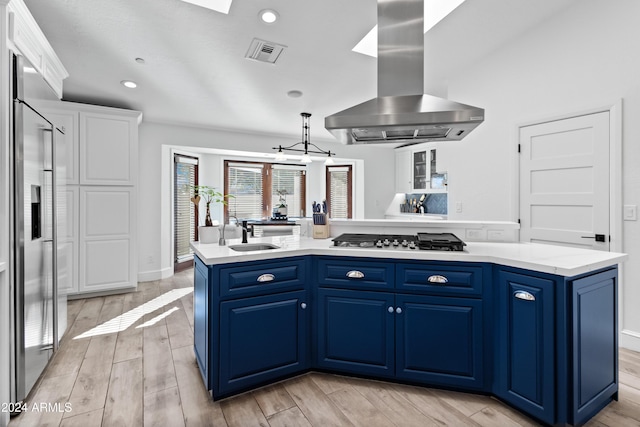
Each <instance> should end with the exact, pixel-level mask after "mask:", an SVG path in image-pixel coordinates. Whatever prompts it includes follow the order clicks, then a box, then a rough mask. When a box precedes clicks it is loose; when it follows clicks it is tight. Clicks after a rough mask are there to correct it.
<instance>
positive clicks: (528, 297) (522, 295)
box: [513, 291, 536, 301]
mask: <svg viewBox="0 0 640 427" xmlns="http://www.w3.org/2000/svg"><path fill="white" fill-rule="evenodd" d="M513 296H514V297H516V298H518V299H521V300H524V301H535V300H536V297H535V296H533V295H532V294H531V293H530V292H527V291H516V292H514V293H513Z"/></svg>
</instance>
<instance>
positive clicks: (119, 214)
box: [82, 187, 132, 238]
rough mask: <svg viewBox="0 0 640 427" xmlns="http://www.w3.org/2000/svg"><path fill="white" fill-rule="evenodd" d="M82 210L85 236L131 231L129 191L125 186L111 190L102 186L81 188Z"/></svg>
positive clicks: (113, 234)
mask: <svg viewBox="0 0 640 427" xmlns="http://www.w3.org/2000/svg"><path fill="white" fill-rule="evenodd" d="M83 196H84V199H83V203H82V212H84V217H85V228H84V235H83V237H85V238H90V237H98V238H101V237H102V238H103V237H107V236H115V237H117V236H121V235H126V234H129V233H130V232H131V215H129V212H130V210H131V203H132V200H131V192H130V191H129V189H127V188H124V189H122V188H116V189H114V190H112V191H109V190H105V189H104V188H102V187H96V188H83Z"/></svg>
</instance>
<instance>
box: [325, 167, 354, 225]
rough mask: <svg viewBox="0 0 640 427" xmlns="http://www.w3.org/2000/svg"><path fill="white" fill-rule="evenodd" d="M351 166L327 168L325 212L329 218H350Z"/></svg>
mask: <svg viewBox="0 0 640 427" xmlns="http://www.w3.org/2000/svg"><path fill="white" fill-rule="evenodd" d="M351 169H352V167H351V165H346V166H327V174H326V175H327V187H326V188H327V199H326V200H327V211H328V213H329V218H351V217H352V208H351V191H352V190H351V189H352V183H353V179H352V177H351V175H352V173H351Z"/></svg>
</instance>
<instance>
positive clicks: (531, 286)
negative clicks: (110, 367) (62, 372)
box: [193, 236, 626, 425]
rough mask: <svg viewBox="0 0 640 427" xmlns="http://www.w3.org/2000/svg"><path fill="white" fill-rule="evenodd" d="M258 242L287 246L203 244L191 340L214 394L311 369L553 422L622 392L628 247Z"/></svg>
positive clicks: (588, 411)
mask: <svg viewBox="0 0 640 427" xmlns="http://www.w3.org/2000/svg"><path fill="white" fill-rule="evenodd" d="M255 242H264V243H271V244H274V245H276V246H278V247H279V248H278V249H271V250H260V251H249V252H236V251H234V250H233V249H230V248H229V247H228V246H217V245H200V244H198V243H195V244H193V248H194V251H195V253H196V258H195V271H194V286H195V289H194V348H195V354H196V359H197V361H198V365H199V367H200V372H201V374H202V378H203V381H204V383H205V384H206V386H207V389H208V390H210V391H211V393H212V396H213V398H214V399H220V398H224V397H227V396H231V395H234V394H237V393H240V392H243V391H247V390H250V389H253V388H256V387H259V386H263V385H266V384H269V383H272V382H274V381H278V380H281V379H283V378H287V377H290V376H294V375H298V374H300V373H303V372H306V371H309V370H319V371H325V372H335V373H341V374H346V375H354V376H363V377H369V378H379V379H383V380H388V381H398V382H404V383H410V384H417V385H423V386H426V387H440V388H447V389H454V390H459V391H468V392H474V393H482V394H492V395H495V396H497V397H498V398H500V399H501V400H503V401H504V402H506V403H508V404H510V405H511V406H513V407H515V408H517V409H519V410H521V411H522V412H524V413H526V414H528V415H530V416H531V417H533V418H535V419H537V420H539V421H541V422H544V423H546V424H550V425H565V424H573V425H579V424H583V423H584V422H586V421H587V420H588V419H589V418H591V417H592V416H593V415H595V414H596V413H597V412H598V411H600V410H601V409H602V408H603V407H604V406H606V405H607V404H608V403H609V402H610V401H611V400H613V399H617V392H618V351H617V348H618V338H617V337H618V333H617V298H618V294H617V292H618V291H617V288H618V269H617V264H618V263H619V262H622V261H623V260H624V259H626V255H624V254H619V253H610V252H597V251H589V250H581V249H574V248H563V247H557V246H548V245H539V244H521V243H469V244H468V245H467V247H466V249H465V251H464V252H457V253H454V252H438V251H409V250H405V251H398V250H394V249H360V248H338V247H333V246H331V241H330V240H313V239H309V238H305V237H300V236H281V237H272V238H262V239H251V242H250V243H255ZM234 243H235V242H231V243H230V246H231V245H233V244H234ZM238 243H239V242H238Z"/></svg>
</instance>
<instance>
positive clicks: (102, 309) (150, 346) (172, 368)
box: [9, 269, 640, 427]
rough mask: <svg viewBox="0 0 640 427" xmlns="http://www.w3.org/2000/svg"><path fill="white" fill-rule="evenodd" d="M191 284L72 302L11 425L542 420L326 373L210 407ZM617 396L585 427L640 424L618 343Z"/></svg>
mask: <svg viewBox="0 0 640 427" xmlns="http://www.w3.org/2000/svg"><path fill="white" fill-rule="evenodd" d="M192 287H193V270H192V269H189V270H186V271H182V272H180V273H178V274H176V275H175V276H173V277H171V278H168V279H165V280H161V281H156V282H147V283H141V284H140V285H139V287H138V292H133V293H128V294H122V295H113V296H106V297H98V298H88V299H80V300H74V301H69V305H68V324H69V327H68V330H67V332H66V334H65V337H64V339H63V341H62V343H61V346H60V351H59V352H58V353H57V354H56V356H55V357H54V359H53V360H52V361H51V363H50V364H49V366H48V368H47V370H46V371H45V373H44V376H43V378H42V380H41V382H40V383H39V384H38V386H37V388H36V389H35V392H34V393H32V397H31V398H30V400H29V401H28V402H27V407H28V408H29V411H28V412H25V413H22V414H21V415H19V416H17V417H14V418H12V420H11V422H10V424H9V426H10V427H18V426H22V427H25V426H26V427H32V426H34V427H35V426H38V427H41V426H52V427H54V426H55V427H58V426H60V427H71V426H81V427H92V426H114V427H116V426H117V427H124V426H149V427H151V426H169V427H180V426H194V427H203V426H220V427H224V426H229V427H232V426H242V427H248V426H271V427H280V426H318V427H327V426H363V427H375V426H399V427H400V426H401V427H408V426H420V427H424V426H491V427H495V426H535V425H538V424H537V423H536V422H535V421H534V420H532V419H530V418H528V417H526V416H524V415H522V414H521V413H519V412H517V411H515V410H513V409H511V408H510V407H508V406H507V405H505V404H503V403H501V402H500V401H498V400H496V399H494V398H491V397H487V396H478V395H474V394H466V393H457V392H452V391H443V390H437V389H428V388H421V387H413V386H408V385H399V384H392V383H386V382H381V381H370V380H363V379H357V378H349V377H343V376H338V375H329V374H321V373H309V374H305V375H301V376H299V377H296V378H293V379H290V380H287V381H283V382H280V383H277V384H274V385H271V386H268V387H265V388H261V389H258V390H255V391H252V392H248V393H245V394H242V395H239V396H236V397H232V398H228V399H225V400H222V401H220V402H213V401H212V400H211V398H210V396H209V394H208V393H207V391H206V390H205V388H204V386H203V383H202V380H201V377H200V373H199V371H198V367H197V365H196V361H195V356H194V353H193V294H192V293H191V291H190V289H192ZM619 395H620V400H619V401H618V402H613V403H611V404H609V406H607V407H606V408H605V409H604V410H603V411H602V412H600V413H599V414H598V415H597V416H596V417H594V418H593V419H592V420H591V421H590V422H589V423H588V424H587V425H588V426H592V427H602V426H609V427H618V426H640V353H636V352H632V351H629V350H625V349H620V393H619ZM42 404H44V405H42ZM37 409H41V410H37Z"/></svg>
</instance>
